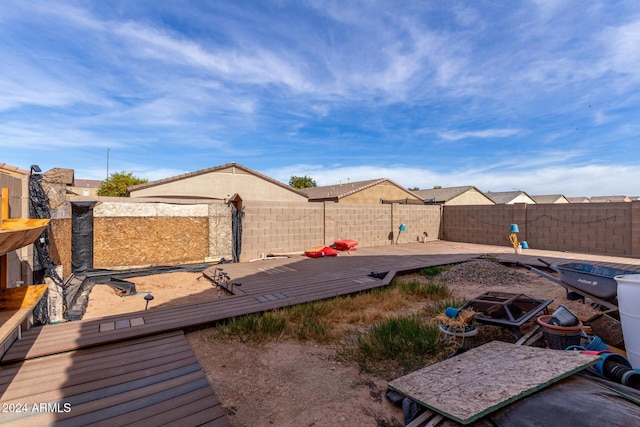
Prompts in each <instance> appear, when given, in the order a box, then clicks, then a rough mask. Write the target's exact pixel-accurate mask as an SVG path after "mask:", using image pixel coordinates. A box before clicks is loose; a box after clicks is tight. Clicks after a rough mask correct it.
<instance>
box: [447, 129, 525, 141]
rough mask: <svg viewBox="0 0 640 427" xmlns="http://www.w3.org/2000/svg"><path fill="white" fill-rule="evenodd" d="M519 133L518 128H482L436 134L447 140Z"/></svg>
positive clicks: (499, 136) (484, 137) (495, 136)
mask: <svg viewBox="0 0 640 427" xmlns="http://www.w3.org/2000/svg"><path fill="white" fill-rule="evenodd" d="M518 133H519V131H518V129H484V130H474V131H466V132H460V131H448V132H438V136H439V137H440V138H442V139H444V140H447V141H458V140H461V139H467V138H477V139H487V138H491V139H493V138H507V137H510V136H513V135H517V134H518Z"/></svg>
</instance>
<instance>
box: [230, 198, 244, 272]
mask: <svg viewBox="0 0 640 427" xmlns="http://www.w3.org/2000/svg"><path fill="white" fill-rule="evenodd" d="M242 218H244V212H243V211H242V210H238V208H237V207H236V205H235V204H232V205H231V234H232V236H233V237H232V248H231V249H232V254H231V255H232V260H233V262H239V261H240V254H241V253H242Z"/></svg>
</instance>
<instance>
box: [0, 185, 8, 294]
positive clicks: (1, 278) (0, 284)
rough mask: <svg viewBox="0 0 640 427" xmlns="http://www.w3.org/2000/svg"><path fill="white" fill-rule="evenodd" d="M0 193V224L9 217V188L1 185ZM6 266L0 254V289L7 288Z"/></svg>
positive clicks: (5, 258)
mask: <svg viewBox="0 0 640 427" xmlns="http://www.w3.org/2000/svg"><path fill="white" fill-rule="evenodd" d="M0 195H1V197H0V226H2V221H4V220H5V219H9V189H8V188H6V187H3V188H2V189H0ZM8 268H9V261H8V258H7V255H6V254H5V255H0V289H7V282H8V280H9V274H8V271H7V270H8Z"/></svg>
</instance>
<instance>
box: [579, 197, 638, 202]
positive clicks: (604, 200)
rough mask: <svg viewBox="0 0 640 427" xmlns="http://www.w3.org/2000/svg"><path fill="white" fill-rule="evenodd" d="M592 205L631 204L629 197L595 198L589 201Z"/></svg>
mask: <svg viewBox="0 0 640 427" xmlns="http://www.w3.org/2000/svg"><path fill="white" fill-rule="evenodd" d="M589 200H590V201H591V203H616V202H630V201H631V197H629V196H593V197H591V198H590V199H589Z"/></svg>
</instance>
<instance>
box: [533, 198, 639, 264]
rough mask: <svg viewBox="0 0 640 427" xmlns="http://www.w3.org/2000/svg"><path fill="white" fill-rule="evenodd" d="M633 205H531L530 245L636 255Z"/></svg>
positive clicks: (586, 251) (544, 247)
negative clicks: (634, 251) (632, 217)
mask: <svg viewBox="0 0 640 427" xmlns="http://www.w3.org/2000/svg"><path fill="white" fill-rule="evenodd" d="M633 205H634V204H632V203H602V204H600V203H585V204H575V205H530V206H528V207H527V227H528V235H527V243H529V244H530V246H532V247H536V248H540V249H550V250H558V251H562V250H565V251H575V252H584V253H596V254H597V253H600V254H609V255H622V256H633V251H632V225H633V223H632V220H631V213H632V207H633ZM636 255H640V254H636Z"/></svg>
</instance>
